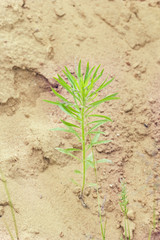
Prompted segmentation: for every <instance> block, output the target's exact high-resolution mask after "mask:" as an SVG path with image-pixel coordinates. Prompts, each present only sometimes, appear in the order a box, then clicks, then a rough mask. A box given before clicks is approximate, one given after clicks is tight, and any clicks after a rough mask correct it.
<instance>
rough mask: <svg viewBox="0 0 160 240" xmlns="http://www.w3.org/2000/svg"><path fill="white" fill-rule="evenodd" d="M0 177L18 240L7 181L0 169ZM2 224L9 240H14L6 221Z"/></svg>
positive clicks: (17, 239)
mask: <svg viewBox="0 0 160 240" xmlns="http://www.w3.org/2000/svg"><path fill="white" fill-rule="evenodd" d="M0 176H1V180H2V182H3V185H4V189H5V192H6V195H7V198H8V204H9V207H10V210H11V215H12V219H13V223H14V229H15V235H16V240H19V233H18V226H17V222H16V217H15V212H14V207H13V203H12V200H11V196H10V193H9V190H8V186H7V181H6V179H5V176H4V174H3V172H2V170H1V169H0ZM4 224H5V225H6V228H7V231H8V233H9V235H10V238H11V240H15V238H14V237H13V233H12V232H11V230H10V228H9V226H8V224H7V222H6V221H4Z"/></svg>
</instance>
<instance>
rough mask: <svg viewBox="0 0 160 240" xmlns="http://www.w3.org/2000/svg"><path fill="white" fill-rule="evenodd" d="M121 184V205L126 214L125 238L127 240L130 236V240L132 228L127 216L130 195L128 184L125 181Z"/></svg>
mask: <svg viewBox="0 0 160 240" xmlns="http://www.w3.org/2000/svg"><path fill="white" fill-rule="evenodd" d="M121 186H122V190H121V197H120V202H119V205H120V207H121V210H122V213H123V215H124V223H125V228H124V230H125V240H127V238H129V240H130V239H131V236H130V228H129V222H128V216H127V213H128V203H129V201H128V197H127V191H126V184H125V183H124V182H121ZM121 239H122V240H123V237H121Z"/></svg>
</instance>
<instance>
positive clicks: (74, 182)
mask: <svg viewBox="0 0 160 240" xmlns="http://www.w3.org/2000/svg"><path fill="white" fill-rule="evenodd" d="M71 181H72V182H73V183H74V184H75V185H77V186H80V184H78V183H77V182H76V181H75V180H74V179H73V178H71Z"/></svg>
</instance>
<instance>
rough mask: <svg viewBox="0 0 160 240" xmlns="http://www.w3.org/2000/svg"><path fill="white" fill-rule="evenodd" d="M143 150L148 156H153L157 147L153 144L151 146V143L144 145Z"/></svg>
mask: <svg viewBox="0 0 160 240" xmlns="http://www.w3.org/2000/svg"><path fill="white" fill-rule="evenodd" d="M145 152H146V153H147V154H148V155H149V156H151V157H153V156H155V155H157V153H158V149H157V148H156V147H155V146H153V145H151V146H146V147H145Z"/></svg>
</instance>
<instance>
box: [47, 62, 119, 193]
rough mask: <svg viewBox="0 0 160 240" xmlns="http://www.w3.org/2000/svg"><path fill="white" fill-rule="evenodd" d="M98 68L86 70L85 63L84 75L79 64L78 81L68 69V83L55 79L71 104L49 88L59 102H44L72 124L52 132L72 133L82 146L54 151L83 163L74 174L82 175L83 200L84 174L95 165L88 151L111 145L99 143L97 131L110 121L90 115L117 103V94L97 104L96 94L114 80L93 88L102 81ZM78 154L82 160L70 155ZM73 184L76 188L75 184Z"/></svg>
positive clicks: (97, 115)
mask: <svg viewBox="0 0 160 240" xmlns="http://www.w3.org/2000/svg"><path fill="white" fill-rule="evenodd" d="M99 68H100V65H99V66H98V67H97V68H96V69H95V66H94V67H92V68H91V69H90V68H89V63H87V67H86V71H85V74H84V75H83V74H82V72H81V61H79V65H78V70H77V71H76V75H77V77H75V76H74V75H72V74H71V73H70V71H69V70H68V68H67V67H65V70H64V71H63V73H64V74H65V76H66V77H67V79H68V81H69V83H67V82H68V81H65V80H64V79H63V78H62V77H61V76H60V75H58V77H57V78H54V79H55V80H56V81H57V82H58V83H59V84H60V85H61V86H62V87H63V88H65V89H66V90H67V92H68V93H69V94H70V95H71V96H72V101H69V100H68V99H67V98H66V97H64V96H62V95H61V94H59V93H58V92H57V91H56V90H55V89H54V88H52V91H53V93H54V94H55V95H56V96H57V97H58V98H59V99H60V101H55V102H54V101H49V100H44V101H45V102H48V103H51V104H54V105H57V106H59V107H60V109H61V110H62V111H63V112H65V113H66V114H68V115H69V116H70V117H72V118H73V120H74V123H71V122H68V121H64V120H61V122H62V123H63V125H64V126H65V128H59V127H58V128H54V129H52V130H55V131H64V132H69V133H73V134H74V135H75V136H76V138H77V140H78V141H79V142H80V144H81V148H80V149H77V148H68V149H62V148H56V149H57V150H58V151H60V152H62V153H65V154H68V155H69V156H72V157H73V158H75V159H77V160H79V161H80V162H82V169H83V170H82V171H80V170H75V173H78V174H81V175H82V186H81V194H82V196H83V191H84V187H85V184H86V170H87V169H88V168H89V167H92V168H95V161H94V159H93V154H92V152H91V148H92V147H93V146H96V145H97V144H105V143H108V142H110V141H109V140H103V141H99V140H98V139H99V137H100V134H104V133H103V132H101V131H100V130H99V129H98V128H99V127H100V126H101V125H103V124H104V123H106V122H108V121H112V120H111V119H110V118H109V117H107V116H104V115H99V114H93V111H94V110H96V109H97V107H98V106H99V105H100V104H102V103H104V102H106V101H110V100H114V99H118V98H117V97H116V96H117V94H118V93H114V94H112V95H109V96H106V97H104V98H102V99H100V100H96V98H97V96H98V93H99V92H100V91H101V90H102V89H104V88H105V87H106V86H107V85H108V84H110V83H111V82H112V81H113V79H114V78H111V79H109V80H108V77H107V78H106V79H105V80H104V81H103V82H102V83H101V84H100V86H99V87H96V83H97V81H98V80H99V79H100V78H101V77H102V75H103V71H104V69H103V70H102V71H101V72H100V73H98V70H99ZM88 138H90V139H91V141H90V142H88V141H87V139H88ZM75 151H81V152H82V159H80V158H79V157H77V156H75V155H74V154H73V152H75ZM104 162H107V163H108V162H109V160H108V159H101V160H98V161H97V163H98V164H99V163H104ZM73 181H74V183H76V184H78V183H77V182H76V181H75V180H73Z"/></svg>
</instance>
